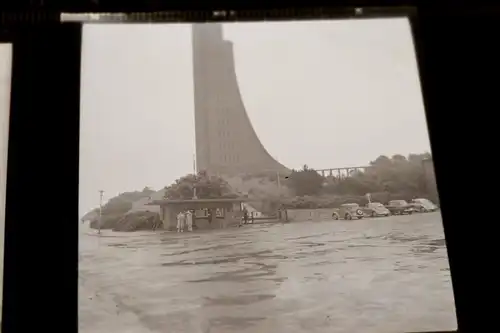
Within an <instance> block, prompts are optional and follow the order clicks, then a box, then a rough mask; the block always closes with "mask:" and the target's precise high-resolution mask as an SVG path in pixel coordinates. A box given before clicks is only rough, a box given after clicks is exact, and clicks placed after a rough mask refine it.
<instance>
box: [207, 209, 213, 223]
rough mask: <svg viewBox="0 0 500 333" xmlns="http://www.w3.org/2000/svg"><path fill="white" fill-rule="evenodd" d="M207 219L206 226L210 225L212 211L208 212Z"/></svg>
mask: <svg viewBox="0 0 500 333" xmlns="http://www.w3.org/2000/svg"><path fill="white" fill-rule="evenodd" d="M207 218H208V224H212V209H209V210H208V214H207Z"/></svg>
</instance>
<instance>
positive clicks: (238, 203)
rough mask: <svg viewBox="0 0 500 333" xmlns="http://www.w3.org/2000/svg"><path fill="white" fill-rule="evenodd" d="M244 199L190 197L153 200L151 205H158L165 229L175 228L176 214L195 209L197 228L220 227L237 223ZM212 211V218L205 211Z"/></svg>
mask: <svg viewBox="0 0 500 333" xmlns="http://www.w3.org/2000/svg"><path fill="white" fill-rule="evenodd" d="M244 202H245V200H244V199H240V198H239V199H222V198H221V199H190V200H168V199H164V200H153V201H151V202H149V203H148V205H151V206H159V207H160V218H161V220H162V222H163V227H164V229H166V230H171V231H173V230H175V229H176V227H177V214H179V212H182V211H186V210H195V211H196V212H197V213H196V218H195V221H194V223H195V225H196V227H197V228H198V229H220V228H227V227H229V226H233V225H237V224H239V223H240V221H241V216H242V214H243V203H244ZM208 211H211V212H212V214H211V215H212V219H211V220H210V218H209V215H208V214H207V213H205V212H208Z"/></svg>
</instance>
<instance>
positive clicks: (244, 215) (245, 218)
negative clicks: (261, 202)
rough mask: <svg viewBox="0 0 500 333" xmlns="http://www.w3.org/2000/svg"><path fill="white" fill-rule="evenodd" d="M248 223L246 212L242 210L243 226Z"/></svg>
mask: <svg viewBox="0 0 500 333" xmlns="http://www.w3.org/2000/svg"><path fill="white" fill-rule="evenodd" d="M247 223H248V210H247V209H246V208H244V209H243V224H247Z"/></svg>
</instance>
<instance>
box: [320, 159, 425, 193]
mask: <svg viewBox="0 0 500 333" xmlns="http://www.w3.org/2000/svg"><path fill="white" fill-rule="evenodd" d="M430 157H431V155H430V154H429V153H424V154H410V155H409V156H408V158H407V157H405V156H403V155H401V154H395V155H394V156H393V157H392V158H389V157H387V156H385V155H381V156H379V157H377V159H375V160H374V161H372V162H370V164H371V168H369V169H367V170H365V172H358V173H356V174H353V175H352V177H349V178H346V179H343V180H339V179H337V180H335V181H333V182H330V184H329V185H328V186H326V187H325V192H327V193H330V194H338V195H364V194H366V193H377V192H387V193H400V194H406V195H407V196H410V197H412V196H420V195H428V194H430V193H427V192H428V190H427V189H426V187H425V177H424V170H423V164H422V161H423V160H424V159H427V158H430Z"/></svg>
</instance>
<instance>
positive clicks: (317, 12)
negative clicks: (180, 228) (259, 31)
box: [60, 7, 415, 24]
mask: <svg viewBox="0 0 500 333" xmlns="http://www.w3.org/2000/svg"><path fill="white" fill-rule="evenodd" d="M414 12H415V9H414V8H412V7H394V8H378V7H348V8H325V7H316V8H306V9H297V8H288V9H275V10H236V9H218V10H210V11H156V12H134V13H97V12H96V13H61V16H60V20H61V22H63V23H68V22H80V23H127V24H132V23H155V22H156V23H175V22H200V23H201V22H234V21H267V20H272V21H274V20H276V21H279V20H290V19H293V20H322V19H332V18H337V19H350V18H354V19H361V18H375V17H399V16H401V17H402V16H405V17H408V16H409V15H411V14H413V13H414Z"/></svg>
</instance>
